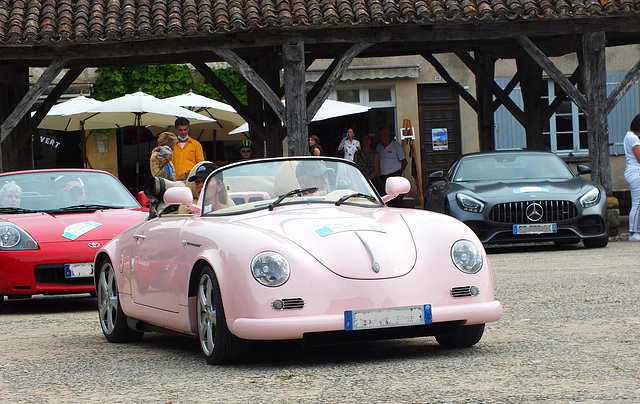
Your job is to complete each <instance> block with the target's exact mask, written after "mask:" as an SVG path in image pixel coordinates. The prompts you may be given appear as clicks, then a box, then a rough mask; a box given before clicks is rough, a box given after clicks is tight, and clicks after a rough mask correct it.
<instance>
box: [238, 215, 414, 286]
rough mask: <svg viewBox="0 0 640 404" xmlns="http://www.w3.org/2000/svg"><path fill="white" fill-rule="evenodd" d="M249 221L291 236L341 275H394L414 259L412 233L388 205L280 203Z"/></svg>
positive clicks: (407, 269)
mask: <svg viewBox="0 0 640 404" xmlns="http://www.w3.org/2000/svg"><path fill="white" fill-rule="evenodd" d="M249 222H250V224H255V225H257V226H260V227H263V228H268V229H271V230H272V231H275V232H277V233H279V234H281V235H282V236H284V237H286V238H288V239H289V240H292V241H293V242H295V243H296V244H298V245H299V246H301V247H302V248H304V249H305V250H306V251H308V252H309V253H310V254H311V255H312V256H314V257H315V258H316V259H317V260H318V261H319V262H320V263H322V264H323V265H324V266H325V267H327V269H329V270H330V271H332V272H334V273H335V274H337V275H340V276H343V277H346V278H352V279H386V278H394V277H398V276H402V275H405V274H407V273H409V272H410V271H411V270H412V269H413V267H414V265H415V262H416V248H415V244H414V241H413V237H412V235H411V232H410V231H409V228H408V227H407V225H406V223H405V222H404V219H403V218H402V215H401V214H400V213H399V212H398V211H394V210H390V209H362V208H353V209H351V208H348V207H345V208H343V209H340V210H337V209H335V207H332V208H322V207H319V208H315V207H309V208H305V209H299V208H297V209H295V210H289V209H287V208H284V209H282V211H281V212H277V213H275V214H273V212H272V213H271V214H270V215H266V216H262V217H259V218H254V219H251V220H249V221H248V222H247V224H249ZM376 263H377V265H376Z"/></svg>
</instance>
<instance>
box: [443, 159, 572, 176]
mask: <svg viewBox="0 0 640 404" xmlns="http://www.w3.org/2000/svg"><path fill="white" fill-rule="evenodd" d="M452 176H453V177H452V178H453V181H454V182H466V181H500V180H505V181H509V180H527V179H535V180H551V179H569V178H571V177H573V172H572V171H571V169H570V168H569V167H568V166H567V165H566V164H565V163H564V161H562V159H560V158H559V157H558V156H556V155H555V154H544V153H498V154H487V155H473V156H467V157H464V158H462V159H460V161H459V162H458V165H457V167H456V169H455V170H454V172H453V173H452Z"/></svg>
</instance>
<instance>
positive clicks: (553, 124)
mask: <svg viewBox="0 0 640 404" xmlns="http://www.w3.org/2000/svg"><path fill="white" fill-rule="evenodd" d="M557 91H559V87H558V86H557V85H556V83H555V82H554V81H553V80H547V85H546V92H545V94H544V95H543V97H542V98H543V99H546V101H547V104H549V103H551V102H553V100H554V99H555V96H556V92H557ZM543 135H544V143H545V149H547V150H551V151H553V152H554V153H557V154H565V153H566V154H569V153H572V154H574V155H575V154H588V153H589V144H588V142H587V120H586V117H585V115H584V113H583V112H582V111H581V110H580V109H579V108H578V106H577V105H576V104H574V103H573V102H572V101H571V100H570V99H569V98H566V99H565V100H564V101H563V102H562V104H560V106H559V107H558V109H556V112H555V113H554V114H553V115H552V116H551V118H550V119H549V121H548V122H547V124H546V125H545V130H544V132H543Z"/></svg>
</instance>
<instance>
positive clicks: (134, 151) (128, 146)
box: [117, 126, 157, 195]
mask: <svg viewBox="0 0 640 404" xmlns="http://www.w3.org/2000/svg"><path fill="white" fill-rule="evenodd" d="M117 139H118V177H119V179H120V182H122V183H123V184H124V186H125V187H127V189H128V190H129V192H131V193H132V194H133V195H136V194H137V193H138V191H140V190H141V189H142V186H143V185H144V183H145V181H146V180H147V178H149V177H150V176H151V167H149V157H151V151H152V150H153V148H154V147H156V145H157V143H156V139H155V137H154V136H153V134H152V133H151V132H150V131H149V130H148V129H146V128H140V134H139V135H138V133H137V132H136V128H135V127H133V126H127V127H125V128H122V129H118V136H117Z"/></svg>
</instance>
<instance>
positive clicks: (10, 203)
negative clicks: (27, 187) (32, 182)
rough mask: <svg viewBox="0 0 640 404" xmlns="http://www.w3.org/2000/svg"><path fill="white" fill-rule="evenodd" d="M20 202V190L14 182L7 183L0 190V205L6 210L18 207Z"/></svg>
mask: <svg viewBox="0 0 640 404" xmlns="http://www.w3.org/2000/svg"><path fill="white" fill-rule="evenodd" d="M21 200H22V189H21V188H20V186H19V185H18V184H16V183H15V181H9V182H7V183H5V184H4V185H3V186H2V189H0V205H2V207H7V208H18V207H20V201H21Z"/></svg>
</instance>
